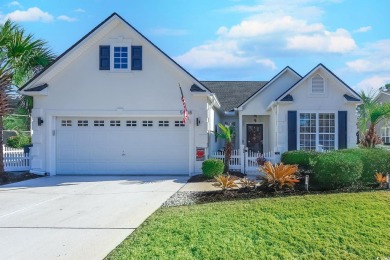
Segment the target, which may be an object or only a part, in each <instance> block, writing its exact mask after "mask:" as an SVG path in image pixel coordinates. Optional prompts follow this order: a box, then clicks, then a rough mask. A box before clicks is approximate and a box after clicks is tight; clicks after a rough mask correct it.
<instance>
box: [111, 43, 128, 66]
mask: <svg viewBox="0 0 390 260" xmlns="http://www.w3.org/2000/svg"><path fill="white" fill-rule="evenodd" d="M128 68H129V48H128V47H114V69H116V70H117V69H128Z"/></svg>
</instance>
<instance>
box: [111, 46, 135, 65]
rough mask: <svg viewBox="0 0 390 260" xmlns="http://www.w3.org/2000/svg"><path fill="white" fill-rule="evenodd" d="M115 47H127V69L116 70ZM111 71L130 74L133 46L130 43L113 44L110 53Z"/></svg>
mask: <svg viewBox="0 0 390 260" xmlns="http://www.w3.org/2000/svg"><path fill="white" fill-rule="evenodd" d="M115 47H127V65H128V67H127V69H115V68H114V53H115V52H114V48H115ZM110 71H111V72H130V71H131V44H129V43H114V44H111V51H110Z"/></svg>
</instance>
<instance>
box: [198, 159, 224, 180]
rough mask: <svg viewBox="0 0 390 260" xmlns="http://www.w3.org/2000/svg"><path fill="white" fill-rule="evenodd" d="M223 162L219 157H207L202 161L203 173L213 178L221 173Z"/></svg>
mask: <svg viewBox="0 0 390 260" xmlns="http://www.w3.org/2000/svg"><path fill="white" fill-rule="evenodd" d="M223 169H224V164H223V161H222V160H219V159H208V160H205V161H204V162H203V163H202V172H203V175H204V176H206V177H208V178H214V177H216V176H219V175H221V174H222V173H223Z"/></svg>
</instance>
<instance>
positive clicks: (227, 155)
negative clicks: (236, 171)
mask: <svg viewBox="0 0 390 260" xmlns="http://www.w3.org/2000/svg"><path fill="white" fill-rule="evenodd" d="M231 157H232V143H231V142H226V150H225V169H224V172H225V173H229V171H230V167H229V163H230V158H231Z"/></svg>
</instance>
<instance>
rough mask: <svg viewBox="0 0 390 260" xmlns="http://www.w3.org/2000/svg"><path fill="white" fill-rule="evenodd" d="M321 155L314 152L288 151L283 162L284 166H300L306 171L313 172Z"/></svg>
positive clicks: (282, 158)
mask: <svg viewBox="0 0 390 260" xmlns="http://www.w3.org/2000/svg"><path fill="white" fill-rule="evenodd" d="M319 155H320V153H318V152H314V151H304V150H300V151H288V152H285V153H283V154H282V157H281V160H282V163H284V164H298V166H299V167H300V168H303V169H304V170H311V169H312V168H313V166H314V164H315V162H316V160H317V157H318V156H319Z"/></svg>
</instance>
